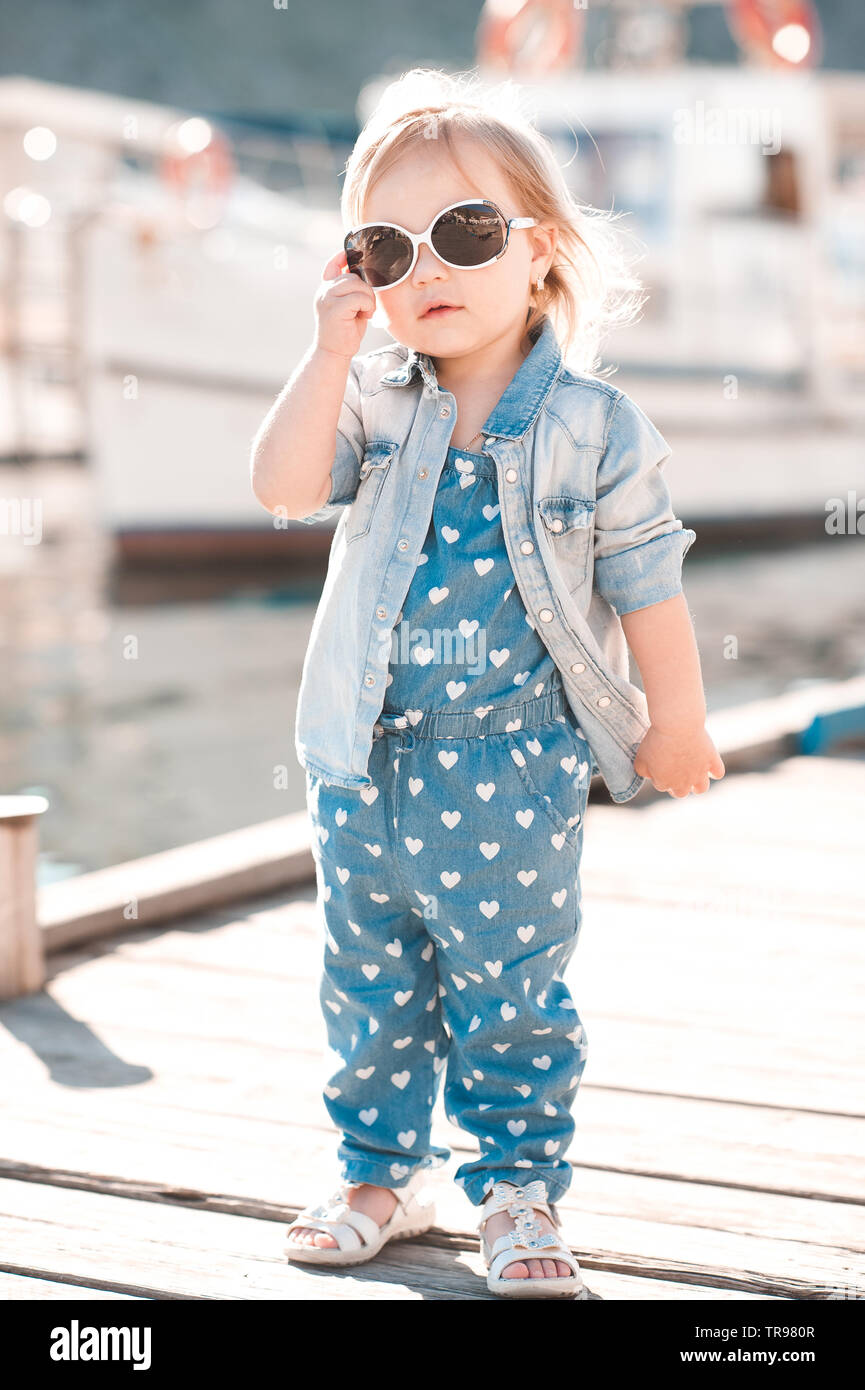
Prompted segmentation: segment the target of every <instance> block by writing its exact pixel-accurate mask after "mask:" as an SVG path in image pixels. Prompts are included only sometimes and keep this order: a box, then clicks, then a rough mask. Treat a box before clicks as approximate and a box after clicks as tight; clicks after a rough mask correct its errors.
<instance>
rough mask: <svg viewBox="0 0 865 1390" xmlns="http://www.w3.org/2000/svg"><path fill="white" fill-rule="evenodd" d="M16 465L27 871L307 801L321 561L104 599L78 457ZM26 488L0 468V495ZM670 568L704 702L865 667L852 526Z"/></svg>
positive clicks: (16, 698)
mask: <svg viewBox="0 0 865 1390" xmlns="http://www.w3.org/2000/svg"><path fill="white" fill-rule="evenodd" d="M28 479H30V482H29V483H28V484H27V485H28V486H31V487H32V488H33V489H34V490H35V491H37V492H38V493H39V495H40V496H42V497H43V498H44V502H45V523H44V539H43V541H42V543H41V544H40V545H38V546H24V545H22V544H21V542H20V541H19V540H17V539H16V538H13V537H6V536H3V535H0V675H2V679H0V793H6V794H8V793H15V792H36V791H38V792H41V793H42V794H43V795H45V796H46V797H47V798H48V800H49V803H50V807H49V810H48V811H46V812H45V814H44V815H43V816H42V817H41V818H40V823H39V833H40V846H41V855H40V862H39V881H40V883H47V882H49V881H52V880H55V879H58V878H63V877H66V876H69V875H72V874H77V873H81V872H84V871H86V870H89V869H96V868H102V867H105V866H108V865H112V864H117V863H120V862H122V861H124V860H127V859H134V858H138V857H139V856H141V855H146V854H152V853H155V852H157V851H159V850H163V849H169V848H173V847H174V846H177V845H182V844H186V843H188V842H190V841H193V840H198V839H203V838H206V837H207V836H211V835H217V834H220V833H222V832H224V831H228V830H234V829H237V828H239V827H241V826H246V825H249V824H252V823H256V822H259V821H265V820H269V819H271V818H273V817H277V816H284V815H287V814H289V813H291V812H295V811H299V810H302V809H303V806H304V778H303V770H302V768H301V767H300V766H299V764H298V763H297V761H296V758H295V753H294V714H295V701H296V695H297V688H298V683H299V679H300V671H301V666H302V662H303V655H304V651H305V649H306V644H307V640H308V636H309V631H310V628H311V625H312V620H313V616H314V612H315V605H316V601H317V595H318V593H319V592H320V584H321V576H311V577H306V578H304V579H303V580H301V581H299V582H297V583H293V582H290V581H287V580H286V578H285V576H284V575H278V576H276V577H274V578H270V579H264V580H263V579H262V578H261V576H259V577H257V579H256V580H255V581H253V582H249V581H247V583H246V584H245V585H241V584H238V585H237V586H236V587H235V588H234V589H232V588H231V587H230V585H229V587H228V589H227V590H226V588H225V582H224V580H221V581H220V583H221V586H222V591H221V592H220V594H219V596H214V597H194V598H191V597H186V598H182V599H177V598H176V595H173V594H172V593H171V591H170V590H168V589H167V588H166V582H167V581H158V584H157V588H156V590H155V591H154V583H156V581H153V582H151V584H150V591H151V592H150V594H149V597H148V600H147V601H135V602H133V601H131V600H130V599H128V598H124V599H123V600H122V601H120V602H114V601H112V599H111V597H110V594H111V592H112V591H113V589H112V586H111V585H110V584H109V576H110V559H111V556H110V552H109V549H108V546H107V543H106V541H105V538H104V537H102V536H100V535H99V534H96V533H95V532H94V529H93V522H92V515H93V513H92V509H91V508H90V506H89V504H88V501H87V499H88V496H89V493H88V486H87V481H86V477H85V475H84V473H83V472H82V470H80V469H78V468H76V467H75V466H63V465H57V466H50V465H41V466H39V467H38V468H33V469H32V470H31V471H30V472H29V473H28ZM21 490H22V486H21V481H20V475H19V474H18V473H17V472H16V470H14V469H9V468H7V469H3V468H0V497H2V496H10V495H12V493H13V491H15V492H20V491H21ZM685 580H686V592H687V595H688V606H689V609H690V611H691V614H692V616H693V619H694V623H695V628H696V633H697V639H698V642H699V646H700V653H701V659H702V664H703V672H704V679H705V684H706V691H707V699H708V704H709V708H710V709H711V710H715V709H721V708H723V707H725V706H730V705H733V704H739V703H741V702H743V701H745V700H752V699H760V698H763V697H765V696H768V695H773V694H778V693H781V692H783V691H785V690H789V689H791V688H792V687H793V686H795V685H796V683H797V682H801V681H803V680H813V679H815V678H824V679H833V680H836V679H843V678H845V677H849V676H852V675H854V674H858V673H861V672H862V671H863V670H865V547H863V545H862V543H861V540H860V538H859V537H845V536H839V537H833V538H829V539H827V540H825V541H823V542H821V543H820V544H819V545H815V546H810V547H800V548H797V549H792V550H787V551H772V552H769V553H767V554H765V555H756V554H749V555H741V556H726V557H711V558H704V559H700V558H699V557H698V556H697V547H696V546H695V547H694V550H693V552H692V554H691V555H689V556H688V558H687V559H686V561H685ZM114 587H116V586H114ZM124 588H125V589H126V590H127V591H128V590H129V586H128V585H127V586H124ZM121 592H123V589H121ZM157 596H158V601H157ZM733 653H735V654H733ZM633 674H634V675H636V672H633Z"/></svg>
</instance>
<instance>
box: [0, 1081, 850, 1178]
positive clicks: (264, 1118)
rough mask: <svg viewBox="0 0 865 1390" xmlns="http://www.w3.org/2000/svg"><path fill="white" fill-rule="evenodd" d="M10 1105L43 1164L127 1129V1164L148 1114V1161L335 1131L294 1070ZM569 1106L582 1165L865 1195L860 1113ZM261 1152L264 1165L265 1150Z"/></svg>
mask: <svg viewBox="0 0 865 1390" xmlns="http://www.w3.org/2000/svg"><path fill="white" fill-rule="evenodd" d="M119 1075H120V1074H118V1079H119ZM131 1079H134V1072H133V1074H132V1078H131ZM142 1081H143V1078H142ZM234 1101H236V1106H235V1104H234V1103H233V1102H234ZM440 1107H441V1096H439V1100H438V1105H437V1107H436V1110H435V1112H434V1121H435V1123H434V1139H435V1140H436V1142H443V1143H447V1144H448V1145H450V1146H451V1147H452V1148H453V1149H454V1152H456V1150H457V1148H458V1147H459V1148H460V1149H462V1150H463V1151H466V1149H467V1145H469V1144H471V1147H470V1148H469V1149H468V1151H469V1152H476V1148H475V1146H474V1144H473V1143H472V1141H469V1140H468V1138H467V1136H466V1135H465V1134H463V1133H462V1132H461V1131H460V1130H459V1129H457V1128H456V1127H455V1126H453V1125H452V1124H451V1123H450V1122H449V1121H448V1120H447V1119H446V1117H444V1115H443V1113H442V1110H441V1108H440ZM3 1111H4V1138H3V1148H2V1153H3V1157H6V1158H16V1159H25V1160H27V1159H30V1160H31V1161H34V1162H40V1161H46V1160H45V1158H44V1157H42V1158H40V1157H38V1156H37V1155H41V1156H46V1155H47V1156H48V1157H47V1162H48V1163H49V1164H55V1163H56V1164H58V1165H59V1166H67V1167H71V1168H82V1169H86V1168H87V1166H88V1165H87V1162H86V1161H82V1156H83V1155H86V1154H87V1153H89V1154H91V1155H92V1156H93V1157H92V1161H93V1162H94V1163H95V1161H96V1154H97V1153H98V1144H97V1136H105V1137H106V1138H110V1137H111V1136H113V1135H124V1134H125V1135H127V1136H132V1137H133V1152H131V1153H130V1155H129V1159H128V1160H127V1162H128V1161H131V1160H132V1159H133V1158H134V1134H135V1129H136V1125H137V1126H138V1127H139V1128H140V1126H141V1124H142V1123H144V1122H146V1127H147V1135H148V1140H149V1146H150V1151H149V1153H147V1157H148V1159H149V1160H150V1162H151V1163H152V1161H153V1157H154V1150H158V1149H159V1148H160V1147H161V1146H166V1147H167V1148H169V1149H170V1148H172V1147H177V1148H183V1147H185V1148H187V1149H188V1151H189V1158H190V1160H191V1161H192V1162H194V1161H195V1155H198V1161H202V1155H203V1154H204V1153H208V1154H211V1155H213V1154H217V1153H219V1152H221V1151H222V1150H223V1149H224V1148H225V1146H226V1145H229V1146H230V1147H231V1149H232V1151H233V1153H234V1154H235V1155H240V1154H243V1155H246V1154H247V1153H249V1151H252V1152H253V1154H254V1152H255V1151H256V1150H257V1149H258V1148H259V1146H267V1147H268V1148H271V1149H272V1148H273V1147H274V1146H275V1147H276V1148H277V1149H278V1150H279V1151H280V1152H281V1154H282V1155H283V1158H282V1162H283V1164H285V1163H286V1162H287V1161H288V1162H292V1163H293V1162H294V1161H295V1159H296V1153H297V1149H298V1147H299V1146H300V1145H302V1144H303V1142H304V1133H305V1131H306V1130H308V1129H310V1128H313V1127H314V1128H317V1129H319V1130H320V1131H322V1132H328V1131H329V1128H330V1121H329V1117H328V1115H327V1112H326V1110H325V1107H324V1104H323V1101H322V1099H321V1096H320V1094H318V1095H316V1094H314V1093H312V1091H311V1089H310V1090H309V1091H307V1092H305V1093H302V1092H301V1091H300V1090H295V1089H294V1083H292V1082H291V1081H290V1079H289V1078H288V1077H286V1078H285V1080H284V1082H283V1086H282V1087H281V1088H279V1087H278V1082H277V1083H276V1086H275V1087H273V1088H271V1089H268V1088H267V1087H266V1086H263V1087H262V1089H261V1090H259V1091H258V1092H257V1097H256V1105H255V1107H252V1106H249V1105H245V1104H244V1103H243V1101H242V1099H241V1097H240V1095H239V1094H238V1093H237V1092H235V1091H232V1090H231V1089H230V1088H227V1087H223V1086H220V1085H219V1084H217V1085H213V1084H212V1083H211V1084H210V1085H209V1086H208V1087H205V1086H204V1083H200V1084H198V1085H196V1086H195V1087H194V1088H188V1087H187V1088H184V1087H179V1086H177V1085H174V1086H173V1087H172V1088H170V1089H169V1090H167V1091H166V1092H165V1093H164V1094H163V1095H158V1096H155V1097H154V1098H153V1099H150V1098H149V1097H148V1095H147V1087H146V1086H145V1085H143V1084H142V1085H140V1086H133V1087H132V1088H131V1089H129V1090H124V1089H122V1088H121V1089H117V1088H116V1087H115V1088H112V1089H109V1090H108V1091H107V1092H106V1090H105V1088H104V1087H99V1086H97V1087H96V1088H95V1089H94V1090H92V1091H86V1090H74V1091H70V1090H68V1089H65V1088H63V1087H55V1088H54V1089H50V1090H49V1089H34V1088H31V1087H28V1086H22V1087H20V1088H17V1087H16V1088H13V1086H11V1085H8V1086H7V1087H6V1088H5V1090H4V1096H3ZM250 1111H252V1112H253V1113H249V1112H250ZM573 1113H574V1117H575V1123H576V1134H575V1137H574V1141H573V1144H572V1147H571V1150H570V1155H569V1156H570V1157H571V1160H572V1161H579V1162H580V1163H582V1164H585V1165H587V1166H592V1167H598V1168H610V1169H612V1170H615V1171H619V1172H623V1171H624V1172H636V1173H644V1174H646V1175H650V1176H651V1175H657V1176H662V1177H675V1178H682V1179H685V1180H688V1181H697V1182H708V1183H713V1184H733V1185H736V1186H741V1187H748V1188H750V1189H752V1190H760V1191H764V1192H765V1191H774V1192H782V1193H783V1192H786V1193H789V1194H791V1195H802V1196H814V1197H821V1198H825V1199H835V1200H843V1201H847V1202H854V1201H862V1200H865V1165H863V1163H862V1149H863V1143H865V1122H863V1121H861V1120H856V1119H849V1118H848V1117H846V1116H841V1117H835V1116H825V1115H812V1114H809V1113H807V1112H804V1113H802V1112H795V1111H790V1110H784V1109H770V1108H762V1109H761V1108H760V1107H758V1106H736V1105H723V1104H718V1103H716V1102H714V1101H700V1100H695V1099H687V1098H684V1099H683V1098H681V1097H677V1096H665V1095H644V1094H642V1093H640V1092H631V1091H627V1090H623V1091H617V1090H612V1089H604V1088H600V1087H593V1086H590V1085H588V1084H586V1086H585V1087H584V1088H581V1091H580V1094H579V1096H578V1099H577V1104H576V1105H575V1107H574V1112H573ZM241 1126H242V1129H243V1132H242V1133H241V1132H240V1127H241ZM99 1142H101V1139H100V1141H99ZM144 1154H145V1151H144V1150H142V1155H143V1156H144ZM55 1155H56V1157H55ZM60 1155H64V1157H60ZM65 1155H77V1156H75V1157H68V1158H67V1157H65ZM208 1161H209V1160H208ZM262 1161H263V1162H264V1164H265V1167H266V1166H267V1164H268V1162H269V1158H268V1156H267V1155H266V1154H265V1155H264V1156H263V1160H262ZM101 1166H102V1169H103V1171H115V1172H124V1171H126V1170H125V1169H123V1168H122V1167H120V1166H118V1164H117V1162H111V1163H106V1164H102V1165H101ZM150 1171H151V1174H152V1168H151V1170H150Z"/></svg>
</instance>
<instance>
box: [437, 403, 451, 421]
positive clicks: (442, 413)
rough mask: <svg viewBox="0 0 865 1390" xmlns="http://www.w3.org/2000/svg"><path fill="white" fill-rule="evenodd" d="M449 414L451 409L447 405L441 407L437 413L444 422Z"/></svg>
mask: <svg viewBox="0 0 865 1390" xmlns="http://www.w3.org/2000/svg"><path fill="white" fill-rule="evenodd" d="M450 413H451V408H450V406H449V405H443V406H442V408H441V410H440V411H439V415H440V416H441V417H442V419H443V420H446V419H447V417H448V416H449V415H450Z"/></svg>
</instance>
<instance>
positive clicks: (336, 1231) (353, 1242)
mask: <svg viewBox="0 0 865 1390" xmlns="http://www.w3.org/2000/svg"><path fill="white" fill-rule="evenodd" d="M301 1217H303V1220H301ZM298 1226H304V1227H310V1228H311V1229H312V1230H315V1231H325V1232H326V1233H327V1235H329V1236H334V1237H335V1238H336V1242H337V1245H338V1246H339V1248H340V1250H361V1249H362V1248H363V1245H364V1242H363V1241H362V1240H361V1238H360V1236H359V1235H358V1233H357V1231H356V1230H355V1228H354V1226H353V1225H352V1226H349V1225H348V1224H347V1222H345V1221H328V1220H326V1219H325V1218H324V1217H318V1216H304V1213H303V1212H301V1213H300V1216H299V1217H298V1218H297V1220H296V1221H292V1223H291V1225H290V1226H289V1228H288V1229H289V1231H293V1230H295V1229H296V1227H298Z"/></svg>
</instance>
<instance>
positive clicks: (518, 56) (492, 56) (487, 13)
mask: <svg viewBox="0 0 865 1390" xmlns="http://www.w3.org/2000/svg"><path fill="white" fill-rule="evenodd" d="M584 19H585V12H584V11H583V10H582V9H577V8H576V6H575V4H574V0H486V3H485V4H484V8H483V10H482V11H481V17H480V20H479V22H478V28H477V37H476V56H477V61H478V64H479V65H484V66H487V67H493V68H506V69H507V70H508V71H509V72H520V73H524V74H526V75H535V76H540V75H541V74H543V73H546V72H555V71H557V70H560V69H562V68H567V67H570V66H571V65H572V64H573V63H574V62H575V60H576V58H577V56H578V54H579V51H580V46H581V42H582V33H583V24H584Z"/></svg>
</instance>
